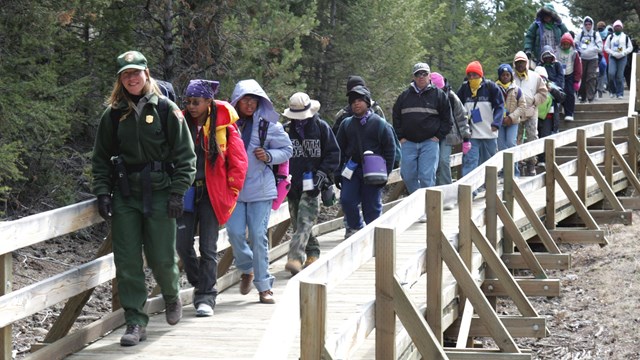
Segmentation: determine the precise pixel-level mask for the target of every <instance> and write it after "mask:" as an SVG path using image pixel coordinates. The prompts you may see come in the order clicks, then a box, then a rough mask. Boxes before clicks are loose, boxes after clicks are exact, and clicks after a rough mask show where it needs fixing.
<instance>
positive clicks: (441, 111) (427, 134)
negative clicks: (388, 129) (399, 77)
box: [393, 83, 453, 142]
mask: <svg viewBox="0 0 640 360" xmlns="http://www.w3.org/2000/svg"><path fill="white" fill-rule="evenodd" d="M452 125H453V116H452V115H451V106H450V105H449V99H448V98H447V95H446V94H445V93H444V91H442V90H440V89H438V88H436V87H433V86H431V85H430V86H428V87H427V89H426V90H424V91H422V92H418V91H417V90H416V88H415V86H414V85H413V83H412V84H411V86H409V88H407V89H406V90H405V91H403V92H402V94H400V96H398V99H397V100H396V103H395V104H394V105H393V128H394V129H395V130H396V134H397V135H398V139H401V140H402V139H403V138H404V139H407V140H409V141H411V142H422V141H425V140H427V139H431V138H432V137H434V136H435V137H437V138H438V139H440V140H442V139H444V138H445V137H446V136H447V134H448V133H449V131H451V126H452Z"/></svg>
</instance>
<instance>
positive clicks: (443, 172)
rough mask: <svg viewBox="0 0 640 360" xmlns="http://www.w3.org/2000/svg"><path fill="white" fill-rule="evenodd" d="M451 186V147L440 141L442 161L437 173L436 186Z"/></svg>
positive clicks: (444, 141) (439, 163) (439, 162)
mask: <svg viewBox="0 0 640 360" xmlns="http://www.w3.org/2000/svg"><path fill="white" fill-rule="evenodd" d="M446 184H451V145H449V144H447V141H446V140H444V139H442V140H440V160H439V161H438V170H437V171H436V185H446Z"/></svg>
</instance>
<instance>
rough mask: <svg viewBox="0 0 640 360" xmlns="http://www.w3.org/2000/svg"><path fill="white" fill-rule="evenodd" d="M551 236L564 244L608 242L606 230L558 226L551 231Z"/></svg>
mask: <svg viewBox="0 0 640 360" xmlns="http://www.w3.org/2000/svg"><path fill="white" fill-rule="evenodd" d="M549 233H550V234H551V237H553V239H554V240H555V241H556V242H558V243H562V244H606V243H607V240H606V238H605V232H604V230H591V229H575V228H558V229H556V230H551V231H549Z"/></svg>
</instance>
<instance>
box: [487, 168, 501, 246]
mask: <svg viewBox="0 0 640 360" xmlns="http://www.w3.org/2000/svg"><path fill="white" fill-rule="evenodd" d="M484 184H485V188H486V193H485V196H484V197H485V202H486V204H487V209H486V212H485V214H486V215H485V219H484V222H485V224H486V225H487V227H486V236H487V239H489V242H490V243H491V245H492V246H493V248H494V249H495V248H496V247H497V246H498V210H497V208H496V206H497V204H496V195H497V194H498V168H497V167H495V166H486V167H485V178H484Z"/></svg>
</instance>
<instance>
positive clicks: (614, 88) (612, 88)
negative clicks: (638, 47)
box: [609, 56, 627, 96]
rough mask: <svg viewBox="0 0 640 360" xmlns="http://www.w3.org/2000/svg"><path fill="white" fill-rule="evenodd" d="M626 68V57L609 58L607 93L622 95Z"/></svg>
mask: <svg viewBox="0 0 640 360" xmlns="http://www.w3.org/2000/svg"><path fill="white" fill-rule="evenodd" d="M625 66H627V57H626V56H625V57H623V58H622V59H616V58H614V57H613V56H609V92H610V93H612V94H614V95H617V96H622V95H624V67H625Z"/></svg>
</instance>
